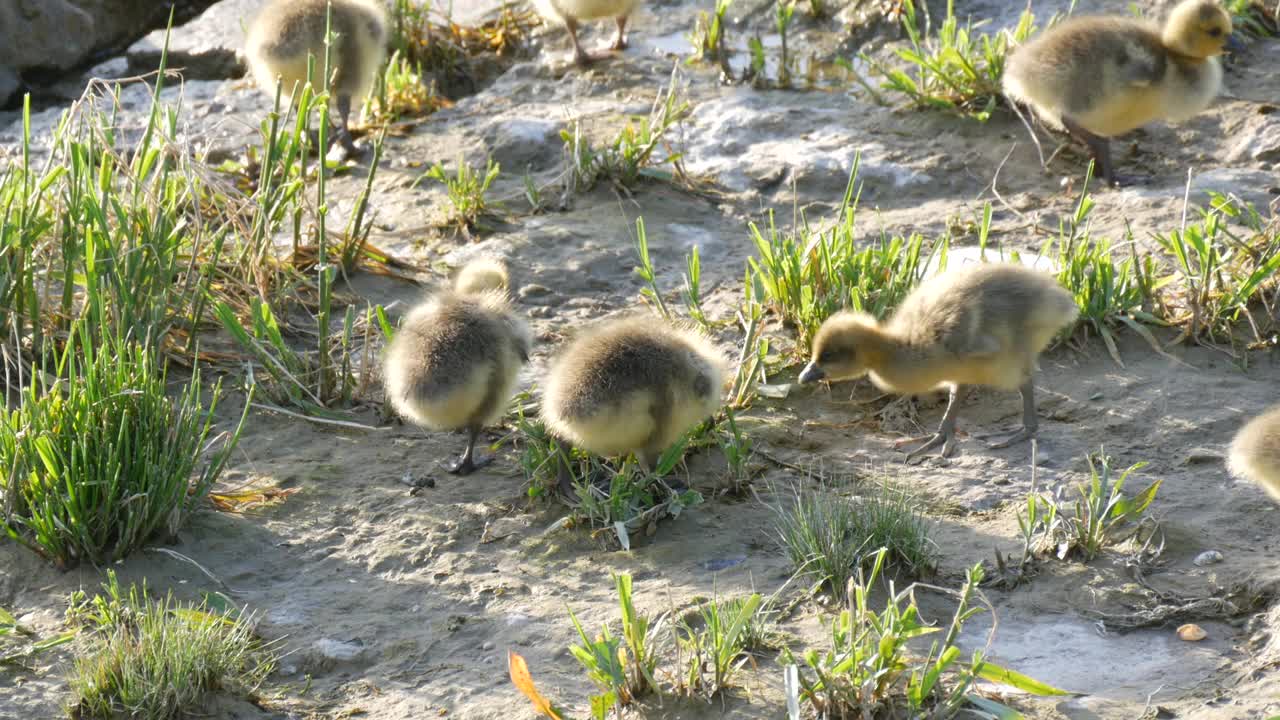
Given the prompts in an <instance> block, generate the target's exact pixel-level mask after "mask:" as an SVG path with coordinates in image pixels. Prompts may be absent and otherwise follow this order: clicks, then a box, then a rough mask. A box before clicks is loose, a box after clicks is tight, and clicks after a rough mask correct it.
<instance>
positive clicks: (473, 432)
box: [449, 426, 493, 475]
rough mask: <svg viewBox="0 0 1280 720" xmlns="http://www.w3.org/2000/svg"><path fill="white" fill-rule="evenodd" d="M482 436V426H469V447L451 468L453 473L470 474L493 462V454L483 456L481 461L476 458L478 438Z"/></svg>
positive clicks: (450, 470)
mask: <svg viewBox="0 0 1280 720" xmlns="http://www.w3.org/2000/svg"><path fill="white" fill-rule="evenodd" d="M479 437H480V428H479V427H478V426H472V427H469V428H467V449H466V450H465V451H463V453H462V457H460V458H458V462H457V463H456V464H454V466H453V467H451V468H449V473H450V474H452V475H470V474H471V473H473V472H475V471H476V470H478V469H480V468H482V467H484V466H485V465H488V464H489V463H491V462H493V456H489V457H487V458H483V459H481V460H479V461H477V460H476V459H475V450H476V439H477V438H479Z"/></svg>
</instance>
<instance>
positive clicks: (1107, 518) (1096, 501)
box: [1049, 453, 1162, 561]
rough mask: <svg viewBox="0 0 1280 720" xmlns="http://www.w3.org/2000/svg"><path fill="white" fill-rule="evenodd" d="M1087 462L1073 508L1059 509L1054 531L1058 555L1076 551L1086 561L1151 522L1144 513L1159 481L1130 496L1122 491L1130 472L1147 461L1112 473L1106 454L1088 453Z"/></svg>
mask: <svg viewBox="0 0 1280 720" xmlns="http://www.w3.org/2000/svg"><path fill="white" fill-rule="evenodd" d="M1088 462H1089V482H1088V483H1086V484H1082V485H1080V486H1078V488H1077V491H1078V493H1079V497H1078V498H1077V499H1076V501H1075V507H1074V509H1075V512H1074V513H1073V514H1071V515H1065V514H1062V513H1058V515H1059V516H1060V517H1061V518H1062V519H1063V522H1061V523H1059V524H1058V525H1057V528H1056V529H1057V532H1056V533H1055V534H1056V535H1057V536H1058V537H1057V538H1056V542H1055V543H1054V544H1055V545H1056V547H1057V550H1056V554H1057V556H1058V557H1059V558H1065V557H1067V556H1068V555H1069V554H1071V553H1076V554H1078V555H1079V556H1080V557H1081V558H1082V559H1084V560H1086V561H1088V560H1092V559H1093V558H1095V557H1097V556H1098V554H1099V553H1101V552H1102V550H1103V548H1106V547H1109V546H1112V545H1118V544H1120V543H1123V542H1125V541H1126V540H1128V539H1129V538H1132V537H1133V536H1134V535H1136V534H1137V533H1138V532H1140V531H1141V529H1142V527H1143V526H1144V525H1145V524H1149V523H1153V522H1154V520H1152V519H1151V518H1150V517H1149V516H1148V515H1147V509H1148V508H1149V507H1151V503H1152V502H1154V501H1155V499H1156V493H1157V492H1158V491H1159V490H1160V484H1161V482H1162V481H1160V480H1156V481H1155V482H1153V483H1151V484H1150V485H1148V486H1147V487H1146V488H1144V489H1143V490H1141V491H1139V492H1138V493H1137V494H1136V495H1134V496H1133V497H1132V498H1130V497H1128V496H1126V495H1125V494H1124V485H1125V481H1126V480H1127V479H1128V478H1129V475H1130V474H1131V473H1133V472H1134V471H1135V470H1139V469H1141V468H1142V467H1143V466H1145V465H1146V463H1134V464H1133V465H1130V466H1129V467H1128V468H1126V469H1125V470H1123V471H1122V472H1120V475H1119V477H1115V476H1114V473H1115V471H1114V469H1113V468H1112V467H1111V458H1109V457H1107V456H1106V455H1103V454H1101V453H1098V454H1096V455H1090V456H1089V457H1088ZM1049 527H1051V528H1052V527H1053V526H1049Z"/></svg>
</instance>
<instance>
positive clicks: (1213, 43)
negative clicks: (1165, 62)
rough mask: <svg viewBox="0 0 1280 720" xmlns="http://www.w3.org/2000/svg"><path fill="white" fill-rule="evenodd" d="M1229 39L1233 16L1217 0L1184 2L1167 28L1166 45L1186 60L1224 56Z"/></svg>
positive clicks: (1174, 10) (1179, 5)
mask: <svg viewBox="0 0 1280 720" xmlns="http://www.w3.org/2000/svg"><path fill="white" fill-rule="evenodd" d="M1230 37H1231V14H1230V13H1228V12H1227V10H1226V8H1224V7H1222V5H1221V4H1220V3H1219V2H1218V0H1182V2H1180V3H1178V5H1177V6H1175V7H1174V8H1173V12H1171V13H1169V19H1168V20H1166V21H1165V24H1164V33H1163V39H1164V44H1165V45H1166V46H1167V47H1169V48H1170V49H1171V50H1173V51H1174V52H1177V53H1181V54H1182V55H1186V56H1187V57H1193V58H1199V59H1205V58H1211V57H1215V56H1218V55H1221V54H1222V53H1223V52H1224V49H1225V47H1226V45H1227V40H1228V38H1230Z"/></svg>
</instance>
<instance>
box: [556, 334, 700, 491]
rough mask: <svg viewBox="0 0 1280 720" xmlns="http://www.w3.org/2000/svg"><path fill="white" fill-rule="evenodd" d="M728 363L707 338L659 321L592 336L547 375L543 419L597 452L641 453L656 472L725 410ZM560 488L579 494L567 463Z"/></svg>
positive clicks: (640, 457)
mask: <svg viewBox="0 0 1280 720" xmlns="http://www.w3.org/2000/svg"><path fill="white" fill-rule="evenodd" d="M724 377H725V361H724V358H723V357H722V356H721V355H720V353H719V352H717V351H716V349H715V347H714V346H713V345H712V344H711V343H710V341H709V340H707V338H705V337H703V336H702V335H700V334H699V333H697V332H695V331H692V330H689V329H686V328H682V327H675V326H671V325H668V324H665V323H663V322H662V321H660V320H657V319H655V318H653V317H647V316H645V317H631V318H625V319H622V320H614V321H610V322H606V323H604V324H602V325H600V326H598V327H596V328H592V329H589V330H587V331H586V332H584V333H583V334H582V335H581V336H580V337H578V338H577V339H575V340H574V341H573V342H572V343H570V345H569V347H568V348H567V349H565V351H564V352H563V353H561V355H560V357H559V358H558V359H557V360H556V361H555V363H554V365H553V366H552V368H551V369H550V371H549V372H548V374H547V378H546V382H545V385H544V390H543V398H542V413H541V414H542V419H543V420H544V421H545V422H546V424H547V427H548V428H550V429H551V431H552V432H553V433H554V434H556V435H557V436H558V437H560V438H561V439H563V440H566V441H567V442H570V443H573V444H574V445H577V446H578V447H580V448H583V449H584V450H587V451H589V452H592V453H595V454H596V455H603V456H613V455H626V454H629V453H635V454H636V457H637V459H638V460H639V461H640V463H641V464H642V465H643V466H644V467H645V468H646V469H648V470H652V469H653V468H654V466H655V465H656V463H657V461H658V459H659V458H660V457H661V455H662V453H663V451H665V450H666V449H667V448H669V447H670V446H671V445H672V444H674V443H675V442H676V441H677V440H679V439H680V437H681V436H682V435H684V433H685V432H686V431H688V430H689V428H691V427H693V426H694V425H696V424H697V423H699V422H701V421H702V420H704V419H706V418H708V417H710V416H712V415H713V414H715V413H716V411H718V410H719V409H720V402H721V390H722V388H723V386H724ZM560 486H561V489H562V491H566V492H568V491H571V488H572V485H571V484H570V483H569V482H568V468H567V467H566V465H565V463H564V462H563V461H562V462H561V463H560Z"/></svg>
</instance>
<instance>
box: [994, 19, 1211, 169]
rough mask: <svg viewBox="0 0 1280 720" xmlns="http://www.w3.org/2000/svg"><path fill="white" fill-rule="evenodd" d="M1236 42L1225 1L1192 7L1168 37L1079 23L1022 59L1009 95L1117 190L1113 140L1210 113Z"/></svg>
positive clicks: (1013, 70) (1039, 41)
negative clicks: (1229, 46) (1085, 156)
mask: <svg viewBox="0 0 1280 720" xmlns="http://www.w3.org/2000/svg"><path fill="white" fill-rule="evenodd" d="M1230 35H1231V15H1230V14H1228V13H1227V11H1226V10H1225V9H1223V7H1222V6H1221V5H1220V4H1219V3H1218V2H1217V0H1183V1H1182V2H1180V3H1179V4H1178V5H1177V6H1175V7H1174V8H1173V11H1172V12H1171V13H1170V14H1169V18H1168V19H1167V20H1166V21H1165V24H1164V29H1163V30H1161V29H1160V28H1158V27H1156V26H1155V25H1154V24H1151V23H1148V22H1147V21H1144V20H1138V19H1134V18H1125V17H1109V16H1107V17H1080V18H1074V19H1071V20H1067V21H1066V22H1063V23H1062V24H1061V25H1058V26H1057V27H1054V28H1052V29H1050V30H1048V31H1046V32H1045V33H1044V34H1042V35H1040V36H1039V37H1038V38H1036V39H1034V40H1032V41H1031V42H1029V43H1027V44H1026V45H1023V46H1022V47H1020V48H1018V49H1017V50H1015V51H1014V52H1013V55H1012V56H1011V57H1010V58H1009V62H1008V66H1007V67H1006V69H1005V73H1004V93H1005V95H1006V96H1008V97H1009V98H1010V99H1011V100H1013V101H1016V102H1019V103H1022V104H1024V105H1027V106H1030V107H1031V108H1032V109H1033V111H1034V112H1035V114H1036V115H1038V116H1039V117H1040V118H1041V119H1042V120H1043V121H1044V122H1045V123H1046V124H1047V125H1049V126H1050V127H1053V128H1055V129H1058V130H1066V131H1067V132H1068V133H1070V134H1071V135H1073V136H1075V137H1076V138H1077V139H1079V140H1080V141H1081V142H1083V143H1084V144H1085V145H1086V146H1088V148H1089V150H1090V152H1091V153H1092V155H1093V158H1094V160H1095V162H1096V163H1097V165H1098V170H1099V171H1100V172H1101V173H1102V178H1103V180H1104V181H1105V182H1106V183H1107V184H1108V185H1115V184H1118V183H1119V182H1120V180H1121V179H1120V177H1119V176H1117V175H1116V173H1115V168H1114V166H1113V165H1112V162H1111V152H1110V148H1109V146H1108V142H1107V141H1108V138H1111V137H1115V136H1117V135H1121V134H1123V133H1127V132H1129V131H1130V130H1133V129H1135V128H1137V127H1139V126H1141V125H1145V124H1147V123H1149V122H1152V121H1154V120H1166V121H1169V122H1183V121H1185V120H1187V119H1189V118H1191V117H1192V116H1194V115H1196V114H1197V113H1199V112H1200V111H1202V110H1204V109H1205V108H1207V107H1208V106H1209V103H1210V102H1212V101H1213V99H1214V97H1216V96H1217V94H1218V91H1219V90H1220V89H1221V87H1222V64H1221V62H1219V60H1218V56H1219V55H1221V54H1222V53H1223V49H1224V46H1225V45H1226V43H1227V41H1228V38H1229V37H1230Z"/></svg>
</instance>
